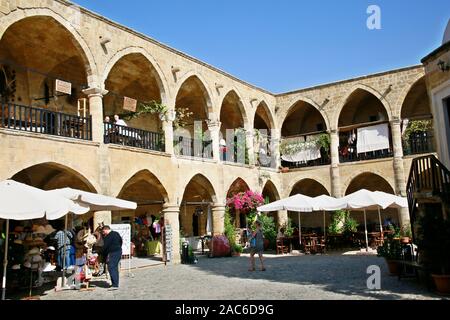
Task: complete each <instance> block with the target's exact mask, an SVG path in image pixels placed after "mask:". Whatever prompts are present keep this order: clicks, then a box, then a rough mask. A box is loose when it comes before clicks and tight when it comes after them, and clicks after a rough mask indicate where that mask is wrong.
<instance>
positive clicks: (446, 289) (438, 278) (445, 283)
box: [431, 274, 450, 294]
mask: <svg viewBox="0 0 450 320" xmlns="http://www.w3.org/2000/svg"><path fill="white" fill-rule="evenodd" d="M431 277H433V281H434V284H435V285H436V290H437V291H438V292H440V293H445V294H448V293H450V274H432V275H431Z"/></svg>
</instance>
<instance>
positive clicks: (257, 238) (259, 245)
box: [248, 221, 266, 271]
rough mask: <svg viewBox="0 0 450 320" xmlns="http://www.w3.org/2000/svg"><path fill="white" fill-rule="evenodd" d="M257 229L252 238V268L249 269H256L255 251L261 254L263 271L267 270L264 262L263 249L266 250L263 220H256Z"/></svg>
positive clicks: (260, 259)
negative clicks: (262, 228) (262, 227)
mask: <svg viewBox="0 0 450 320" xmlns="http://www.w3.org/2000/svg"><path fill="white" fill-rule="evenodd" d="M255 226H256V230H255V232H253V234H252V236H251V238H250V269H248V271H255V253H257V254H258V256H259V261H260V262H261V271H266V268H264V262H263V251H264V236H263V232H262V230H261V222H260V221H255Z"/></svg>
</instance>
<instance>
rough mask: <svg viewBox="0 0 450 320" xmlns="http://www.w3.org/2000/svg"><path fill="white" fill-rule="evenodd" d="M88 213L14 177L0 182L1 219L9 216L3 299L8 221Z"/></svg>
mask: <svg viewBox="0 0 450 320" xmlns="http://www.w3.org/2000/svg"><path fill="white" fill-rule="evenodd" d="M70 211H72V212H75V213H85V212H87V211H88V209H86V208H83V207H81V206H79V205H77V204H75V203H74V202H73V201H70V200H68V199H65V198H63V197H61V196H58V195H56V194H51V193H47V192H46V191H44V190H41V189H38V188H35V187H31V186H28V185H26V184H23V183H20V182H16V181H13V180H5V181H2V182H0V218H1V219H6V239H5V255H4V260H3V280H2V300H4V299H5V294H6V270H7V265H8V240H9V220H31V219H39V218H43V217H44V216H45V217H46V218H47V219H49V220H53V219H58V218H60V217H62V216H64V215H65V214H67V213H68V212H70Z"/></svg>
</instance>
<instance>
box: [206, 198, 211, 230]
mask: <svg viewBox="0 0 450 320" xmlns="http://www.w3.org/2000/svg"><path fill="white" fill-rule="evenodd" d="M206 233H207V234H212V211H211V206H210V205H208V216H207V220H206Z"/></svg>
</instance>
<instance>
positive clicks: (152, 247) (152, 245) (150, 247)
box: [145, 241, 161, 256]
mask: <svg viewBox="0 0 450 320" xmlns="http://www.w3.org/2000/svg"><path fill="white" fill-rule="evenodd" d="M145 247H146V250H147V255H149V256H154V255H155V254H160V253H161V242H159V241H147V242H146V243H145Z"/></svg>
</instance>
